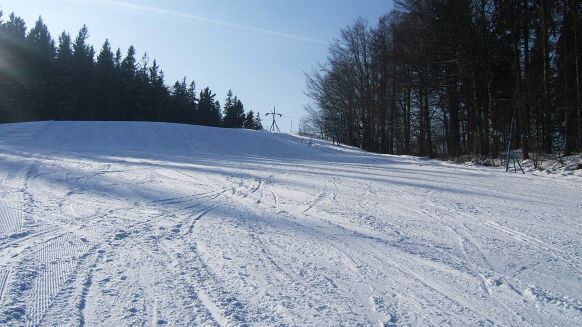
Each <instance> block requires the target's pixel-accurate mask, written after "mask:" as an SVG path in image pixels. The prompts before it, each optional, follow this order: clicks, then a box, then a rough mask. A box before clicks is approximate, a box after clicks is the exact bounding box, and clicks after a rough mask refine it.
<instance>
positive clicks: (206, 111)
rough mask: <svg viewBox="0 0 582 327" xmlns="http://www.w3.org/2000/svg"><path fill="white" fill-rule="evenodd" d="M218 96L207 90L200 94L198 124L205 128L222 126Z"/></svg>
mask: <svg viewBox="0 0 582 327" xmlns="http://www.w3.org/2000/svg"><path fill="white" fill-rule="evenodd" d="M215 97H216V94H214V93H212V91H210V88H208V87H207V88H205V89H204V90H202V91H201V92H200V99H199V100H198V111H197V113H198V115H197V116H198V120H197V123H198V124H200V125H205V126H217V127H218V126H220V124H221V117H220V103H218V101H215Z"/></svg>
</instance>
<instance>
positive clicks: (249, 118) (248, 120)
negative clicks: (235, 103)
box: [243, 110, 255, 129]
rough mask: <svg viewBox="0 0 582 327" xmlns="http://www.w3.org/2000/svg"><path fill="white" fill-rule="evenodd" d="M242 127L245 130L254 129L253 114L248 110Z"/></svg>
mask: <svg viewBox="0 0 582 327" xmlns="http://www.w3.org/2000/svg"><path fill="white" fill-rule="evenodd" d="M243 127H244V128H246V129H255V114H254V113H253V111H252V110H249V112H248V113H247V115H246V116H245V120H244V123H243Z"/></svg>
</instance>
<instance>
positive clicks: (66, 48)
mask: <svg viewBox="0 0 582 327" xmlns="http://www.w3.org/2000/svg"><path fill="white" fill-rule="evenodd" d="M54 81H55V85H54V86H55V106H56V108H57V109H56V112H55V113H54V114H55V117H53V119H58V120H72V119H73V113H74V110H75V96H74V94H73V89H74V67H73V49H72V41H71V36H70V35H69V34H67V33H65V32H62V33H61V35H60V36H59V44H58V46H57V54H56V59H55V75H54Z"/></svg>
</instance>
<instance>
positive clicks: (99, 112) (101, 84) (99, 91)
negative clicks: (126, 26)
mask: <svg viewBox="0 0 582 327" xmlns="http://www.w3.org/2000/svg"><path fill="white" fill-rule="evenodd" d="M114 60H115V58H114V55H113V52H112V51H111V44H110V43H109V40H105V43H104V44H103V47H102V48H101V52H99V55H98V56H97V63H96V65H95V94H96V96H95V111H96V115H95V119H97V120H111V119H113V117H114V113H115V106H116V103H115V102H114V101H115V100H116V97H115V92H116V88H115V84H116V83H114V80H115V79H116V74H115V73H116V72H115V61H114Z"/></svg>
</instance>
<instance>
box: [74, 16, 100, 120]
mask: <svg viewBox="0 0 582 327" xmlns="http://www.w3.org/2000/svg"><path fill="white" fill-rule="evenodd" d="M88 38H89V30H88V29H87V26H86V25H83V27H82V28H81V30H79V33H78V34H77V37H76V38H75V42H73V68H74V75H73V81H74V82H73V85H74V88H75V89H74V90H73V96H74V101H75V105H74V110H73V117H72V118H73V119H75V120H81V119H91V118H93V116H94V112H93V107H92V101H93V99H92V94H93V92H92V89H93V73H94V72H93V68H94V67H93V64H94V61H93V58H94V56H95V51H94V50H93V47H92V46H90V45H88V44H87V42H86V41H87V39H88Z"/></svg>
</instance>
